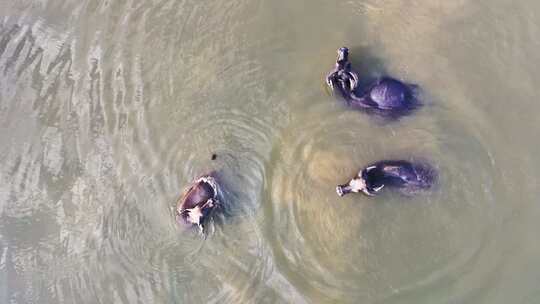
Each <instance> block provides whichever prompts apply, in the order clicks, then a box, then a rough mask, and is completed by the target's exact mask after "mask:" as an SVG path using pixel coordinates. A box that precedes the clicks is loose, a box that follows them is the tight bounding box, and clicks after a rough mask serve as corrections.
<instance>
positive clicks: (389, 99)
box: [326, 48, 420, 116]
mask: <svg viewBox="0 0 540 304" xmlns="http://www.w3.org/2000/svg"><path fill="white" fill-rule="evenodd" d="M348 54H349V53H348V49H347V48H340V49H339V50H338V59H337V60H336V65H335V67H334V69H333V70H332V71H331V72H330V73H329V74H328V76H327V78H326V82H327V84H328V85H329V86H330V87H331V89H332V90H335V91H338V93H339V95H341V97H342V98H343V99H345V101H346V102H347V104H349V105H350V106H352V107H355V108H359V109H364V110H367V111H371V112H373V113H378V114H381V115H387V116H401V115H404V114H407V113H409V112H410V111H412V110H414V109H415V108H417V107H418V106H419V104H420V103H419V101H418V99H417V98H416V95H417V86H416V85H411V84H406V83H404V82H401V81H399V80H397V79H394V78H391V77H382V78H380V79H377V80H376V81H375V82H373V83H372V84H370V85H368V86H367V87H365V88H364V89H359V88H358V74H357V73H356V72H355V71H354V70H353V69H352V65H351V63H350V62H349V61H348Z"/></svg>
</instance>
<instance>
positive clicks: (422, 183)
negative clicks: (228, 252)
mask: <svg viewBox="0 0 540 304" xmlns="http://www.w3.org/2000/svg"><path fill="white" fill-rule="evenodd" d="M435 180H436V173H435V170H434V168H432V167H431V166H430V165H428V164H426V163H423V162H409V161H406V160H383V161H379V162H376V163H373V164H371V165H369V166H368V167H366V168H365V169H363V170H361V171H360V172H359V173H358V174H357V175H356V176H355V177H354V178H352V179H351V180H350V181H349V182H348V183H347V184H344V185H339V186H337V187H336V192H337V194H338V195H339V196H344V195H346V194H348V193H351V192H363V193H364V194H366V195H369V196H373V195H376V194H377V193H379V192H380V191H381V190H382V189H383V188H386V187H394V188H399V189H400V190H402V192H403V193H405V194H412V193H414V192H416V191H418V190H422V189H428V188H430V187H431V186H432V185H433V183H434V182H435Z"/></svg>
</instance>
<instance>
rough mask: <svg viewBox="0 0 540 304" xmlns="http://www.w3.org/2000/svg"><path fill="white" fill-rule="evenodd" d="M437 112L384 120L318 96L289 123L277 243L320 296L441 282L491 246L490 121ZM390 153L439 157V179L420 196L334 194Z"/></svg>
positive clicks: (276, 196)
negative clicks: (446, 117)
mask: <svg viewBox="0 0 540 304" xmlns="http://www.w3.org/2000/svg"><path fill="white" fill-rule="evenodd" d="M307 99H309V100H310V101H312V100H313V99H311V98H306V100H307ZM439 110H441V109H439ZM431 115H432V113H426V111H423V112H420V113H419V114H418V115H417V117H415V119H414V121H412V120H405V121H402V122H394V123H388V124H380V122H378V121H374V120H373V119H371V118H369V117H367V116H365V115H363V114H361V113H359V112H355V111H350V110H348V109H347V108H345V107H342V106H339V105H336V104H332V102H328V103H316V105H312V106H309V107H308V110H305V111H303V112H302V113H300V114H297V117H295V121H296V122H297V123H296V124H294V123H293V124H292V125H291V126H290V129H287V130H285V132H284V133H285V135H284V137H283V142H282V143H281V145H280V146H279V148H276V149H279V150H283V151H282V152H281V153H279V154H278V153H276V154H275V159H272V161H271V162H272V164H273V165H274V166H275V168H274V170H273V172H272V179H271V190H272V200H273V202H274V204H273V209H272V210H271V213H272V217H273V221H272V223H273V224H272V225H273V226H274V227H278V228H277V233H276V239H275V245H274V247H273V250H274V253H275V254H276V256H278V257H279V258H280V260H283V261H286V263H285V264H284V265H283V267H282V268H280V269H289V271H286V274H287V276H288V278H289V279H290V280H291V281H293V282H295V283H296V284H298V285H307V286H306V287H304V291H305V293H306V294H307V295H309V296H310V297H312V299H326V300H328V301H334V300H337V299H342V298H345V297H347V296H350V295H356V297H357V298H363V299H366V300H371V301H373V300H382V299H385V300H391V299H392V297H393V294H394V293H399V294H400V295H401V294H404V293H406V292H411V293H413V292H416V291H418V289H420V290H423V288H435V287H437V286H442V285H444V282H445V281H446V280H448V276H452V275H455V274H456V273H464V272H466V271H467V269H468V267H470V265H471V264H475V263H478V262H479V260H478V259H479V256H481V255H482V254H485V253H486V251H489V248H490V239H491V238H492V237H493V234H494V233H496V231H497V227H496V226H495V224H496V222H497V221H498V220H499V218H500V216H501V215H500V214H496V213H494V211H493V210H494V209H493V208H492V206H493V204H494V198H493V195H492V192H493V190H494V189H495V187H496V185H495V183H496V180H497V179H498V178H499V177H500V176H499V174H500V173H499V171H498V170H497V168H496V167H495V165H494V163H495V162H496V161H495V160H494V155H493V153H492V152H491V151H490V150H489V149H488V148H487V147H488V146H489V143H486V142H480V141H479V138H480V137H483V138H486V137H485V135H481V134H478V133H479V132H483V131H484V130H483V129H481V128H480V127H482V128H484V127H486V126H478V125H471V124H463V122H461V121H444V122H443V123H440V122H437V121H436V120H435V119H434V118H433V117H431ZM321 117H324V119H320V118H321ZM488 129H489V128H488ZM442 130H444V131H442ZM446 132H449V134H452V135H451V136H448V137H446V135H445V134H447V133H446ZM437 134H439V135H437ZM456 134H457V135H456ZM392 158H405V159H411V160H415V159H416V160H422V161H428V162H430V163H432V165H433V166H434V167H435V168H436V169H437V170H438V171H439V181H438V183H437V184H436V185H435V186H434V187H433V188H432V189H430V190H429V191H427V192H426V193H420V194H418V195H416V196H414V197H404V196H402V195H400V194H399V193H397V192H392V191H390V190H387V191H385V192H384V193H383V194H382V195H380V196H379V197H376V198H368V197H366V196H363V195H360V194H358V195H349V196H347V197H345V198H339V197H338V196H337V195H336V193H335V185H337V184H340V183H343V182H346V181H347V180H348V179H349V178H350V177H352V176H353V175H354V174H356V173H357V172H358V170H359V169H360V168H361V167H363V166H366V165H367V164H369V163H370V162H373V161H376V160H380V159H392ZM462 160H471V161H472V162H469V161H462ZM480 218H481V219H482V220H481V221H480V220H479V219H480ZM463 222H466V223H468V225H467V226H464V225H463V224H462V223H463ZM428 227H429V228H428ZM427 253H429V255H424V254H427Z"/></svg>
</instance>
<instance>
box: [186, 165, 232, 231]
mask: <svg viewBox="0 0 540 304" xmlns="http://www.w3.org/2000/svg"><path fill="white" fill-rule="evenodd" d="M218 193H219V183H218V182H217V180H216V177H215V174H212V173H210V174H206V175H203V176H201V177H199V178H198V179H196V180H195V181H194V182H193V183H192V184H191V185H190V186H189V188H188V189H187V190H186V191H185V192H184V194H183V195H182V196H181V197H180V199H179V200H178V203H177V208H176V221H177V222H178V224H179V225H181V226H182V227H193V226H195V227H198V228H199V230H200V231H201V232H202V233H204V224H205V223H206V221H207V220H208V218H209V216H210V215H211V213H212V211H213V210H214V209H216V208H218V207H220V206H221V203H220V200H219V199H218V196H219V195H218Z"/></svg>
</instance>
